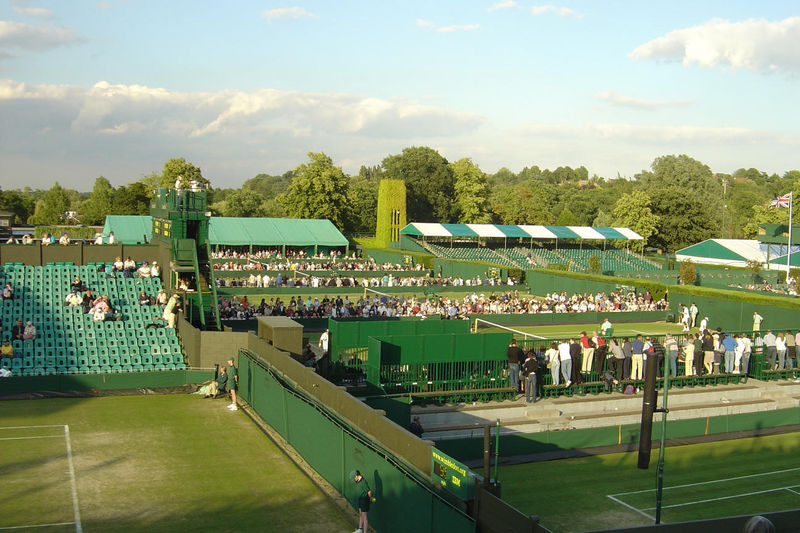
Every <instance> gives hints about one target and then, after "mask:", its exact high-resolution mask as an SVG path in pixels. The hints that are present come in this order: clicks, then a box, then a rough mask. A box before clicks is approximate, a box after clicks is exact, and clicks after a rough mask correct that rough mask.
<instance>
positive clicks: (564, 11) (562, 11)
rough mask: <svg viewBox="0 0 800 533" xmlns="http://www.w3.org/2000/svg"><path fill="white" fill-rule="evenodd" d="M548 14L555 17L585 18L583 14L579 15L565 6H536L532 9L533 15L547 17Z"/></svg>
mask: <svg viewBox="0 0 800 533" xmlns="http://www.w3.org/2000/svg"><path fill="white" fill-rule="evenodd" d="M547 13H552V14H554V15H558V16H561V17H575V18H583V13H579V12H577V11H575V10H574V9H570V8H568V7H563V6H554V5H549V4H546V5H536V6H533V7H531V15H535V16H538V15H545V14H547Z"/></svg>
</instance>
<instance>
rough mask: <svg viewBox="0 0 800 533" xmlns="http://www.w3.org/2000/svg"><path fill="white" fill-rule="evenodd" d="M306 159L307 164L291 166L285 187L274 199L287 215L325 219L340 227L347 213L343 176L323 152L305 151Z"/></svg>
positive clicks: (344, 177) (346, 183) (346, 195)
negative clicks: (289, 180) (293, 171)
mask: <svg viewBox="0 0 800 533" xmlns="http://www.w3.org/2000/svg"><path fill="white" fill-rule="evenodd" d="M308 158H309V159H310V162H309V163H304V164H302V165H300V166H298V167H297V168H296V169H295V177H294V178H293V179H292V182H291V183H290V184H289V190H288V191H287V192H286V194H282V195H280V196H278V201H279V202H280V203H281V204H282V205H283V207H284V208H285V209H286V212H287V213H288V215H289V216H290V217H296V218H327V219H328V220H330V221H331V222H333V224H334V225H335V226H336V227H337V228H339V229H340V230H341V229H344V225H345V221H346V220H347V219H348V216H349V212H350V205H349V199H348V184H349V183H348V179H347V176H345V174H344V172H342V168H341V167H335V166H333V161H332V160H331V158H330V157H328V156H327V155H325V154H324V153H321V152H320V153H314V152H309V153H308Z"/></svg>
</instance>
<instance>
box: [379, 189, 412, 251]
mask: <svg viewBox="0 0 800 533" xmlns="http://www.w3.org/2000/svg"><path fill="white" fill-rule="evenodd" d="M406 224H407V221H406V183H405V181H403V180H400V179H382V180H381V182H380V184H379V185H378V220H377V224H376V227H375V243H376V244H377V246H379V247H383V248H387V247H389V243H392V242H393V243H397V242H400V230H401V229H403V228H404V227H405V226H406Z"/></svg>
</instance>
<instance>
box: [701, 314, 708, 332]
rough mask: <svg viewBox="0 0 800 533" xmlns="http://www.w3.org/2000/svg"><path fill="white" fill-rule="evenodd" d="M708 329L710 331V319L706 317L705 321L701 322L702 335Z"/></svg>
mask: <svg viewBox="0 0 800 533" xmlns="http://www.w3.org/2000/svg"><path fill="white" fill-rule="evenodd" d="M707 329H708V317H707V316H705V317H703V320H701V321H700V335H702V334H703V333H705V331H706V330H707Z"/></svg>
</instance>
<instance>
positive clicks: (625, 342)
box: [622, 337, 633, 380]
mask: <svg viewBox="0 0 800 533" xmlns="http://www.w3.org/2000/svg"><path fill="white" fill-rule="evenodd" d="M622 355H623V356H624V357H625V361H623V363H622V379H626V380H627V379H631V362H632V359H633V346H632V345H631V341H630V339H628V337H625V338H624V339H622Z"/></svg>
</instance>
